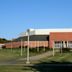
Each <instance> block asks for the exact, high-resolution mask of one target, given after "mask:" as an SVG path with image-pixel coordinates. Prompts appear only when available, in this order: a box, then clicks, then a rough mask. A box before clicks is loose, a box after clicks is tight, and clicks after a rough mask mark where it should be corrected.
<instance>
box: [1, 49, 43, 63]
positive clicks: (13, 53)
mask: <svg viewBox="0 0 72 72" xmlns="http://www.w3.org/2000/svg"><path fill="white" fill-rule="evenodd" d="M26 50H27V49H25V51H24V49H23V50H22V56H21V49H12V50H11V49H1V50H0V62H3V61H8V60H12V59H16V58H25V57H26V55H27V51H26ZM41 53H43V52H42V51H41V52H37V51H30V56H35V55H38V54H41Z"/></svg>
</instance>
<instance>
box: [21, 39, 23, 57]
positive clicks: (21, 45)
mask: <svg viewBox="0 0 72 72" xmlns="http://www.w3.org/2000/svg"><path fill="white" fill-rule="evenodd" d="M22 43H23V42H22V39H21V56H22V55H23V54H22Z"/></svg>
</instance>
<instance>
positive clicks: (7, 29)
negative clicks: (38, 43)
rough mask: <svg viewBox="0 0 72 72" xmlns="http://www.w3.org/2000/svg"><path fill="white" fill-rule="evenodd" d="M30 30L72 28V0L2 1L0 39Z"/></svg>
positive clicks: (0, 3)
mask: <svg viewBox="0 0 72 72" xmlns="http://www.w3.org/2000/svg"><path fill="white" fill-rule="evenodd" d="M29 28H33V29H34V28H35V29H37V28H38V29H39V28H40V29H48V28H72V0H0V38H6V39H13V38H16V37H18V36H19V35H20V33H21V32H25V31H26V30H27V29H29Z"/></svg>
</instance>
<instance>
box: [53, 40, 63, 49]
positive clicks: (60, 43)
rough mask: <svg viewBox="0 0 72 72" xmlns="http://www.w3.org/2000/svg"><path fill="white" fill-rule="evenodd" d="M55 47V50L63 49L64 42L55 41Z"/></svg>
mask: <svg viewBox="0 0 72 72" xmlns="http://www.w3.org/2000/svg"><path fill="white" fill-rule="evenodd" d="M54 47H55V48H61V47H62V41H54Z"/></svg>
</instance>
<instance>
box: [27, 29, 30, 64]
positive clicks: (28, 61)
mask: <svg viewBox="0 0 72 72" xmlns="http://www.w3.org/2000/svg"><path fill="white" fill-rule="evenodd" d="M27 33H28V46H27V61H26V63H27V64H29V63H30V60H29V30H27Z"/></svg>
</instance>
